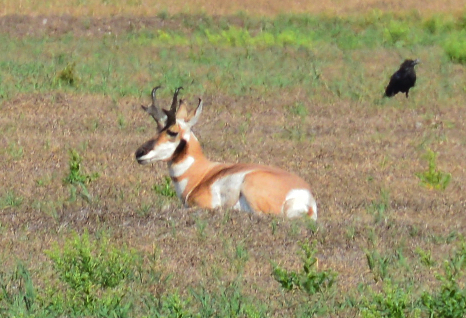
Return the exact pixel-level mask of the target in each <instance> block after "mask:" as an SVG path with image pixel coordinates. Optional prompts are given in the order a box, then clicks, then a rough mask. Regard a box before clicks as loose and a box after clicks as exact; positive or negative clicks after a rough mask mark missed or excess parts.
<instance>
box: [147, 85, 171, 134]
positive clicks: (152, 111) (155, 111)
mask: <svg viewBox="0 0 466 318" xmlns="http://www.w3.org/2000/svg"><path fill="white" fill-rule="evenodd" d="M161 87H162V86H157V87H154V89H152V93H151V96H152V105H150V106H149V107H146V106H144V105H141V107H142V109H144V110H145V111H146V112H147V113H148V114H149V115H151V116H152V118H154V120H155V122H156V123H157V126H158V127H159V129H160V128H163V126H164V124H165V121H166V120H167V115H166V114H165V113H164V112H163V111H162V110H161V109H160V108H159V106H158V102H157V99H156V96H155V94H156V93H157V90H158V89H159V88H161Z"/></svg>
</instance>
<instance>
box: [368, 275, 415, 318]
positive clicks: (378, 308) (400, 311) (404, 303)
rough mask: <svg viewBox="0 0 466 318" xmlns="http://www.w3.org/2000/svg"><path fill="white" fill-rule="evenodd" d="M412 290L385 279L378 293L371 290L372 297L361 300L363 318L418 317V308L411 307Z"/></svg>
mask: <svg viewBox="0 0 466 318" xmlns="http://www.w3.org/2000/svg"><path fill="white" fill-rule="evenodd" d="M411 298H412V292H411V291H406V290H404V289H403V288H401V286H398V285H397V284H394V283H392V282H391V281H387V282H385V283H384V285H383V291H382V292H380V293H374V292H372V298H370V299H367V298H365V299H364V300H363V301H362V310H361V312H362V317H364V318H379V317H380V318H382V317H393V318H405V317H420V309H419V308H413V301H412V299H411Z"/></svg>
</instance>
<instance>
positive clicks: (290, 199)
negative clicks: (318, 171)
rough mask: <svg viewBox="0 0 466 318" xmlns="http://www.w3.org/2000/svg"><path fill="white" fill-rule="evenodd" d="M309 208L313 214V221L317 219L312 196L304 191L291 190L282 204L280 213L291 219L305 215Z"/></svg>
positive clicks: (315, 205) (315, 206)
mask: <svg viewBox="0 0 466 318" xmlns="http://www.w3.org/2000/svg"><path fill="white" fill-rule="evenodd" d="M285 207H286V211H284V209H285ZM309 208H312V210H313V211H314V214H313V215H312V216H311V218H313V219H314V220H316V219H317V204H316V201H315V200H314V198H313V197H312V194H311V193H310V192H309V190H306V189H293V190H291V191H290V192H288V194H287V195H286V199H285V202H284V203H283V207H282V213H284V214H285V215H286V216H287V217H289V218H293V217H297V216H301V215H303V214H307V213H308V211H309Z"/></svg>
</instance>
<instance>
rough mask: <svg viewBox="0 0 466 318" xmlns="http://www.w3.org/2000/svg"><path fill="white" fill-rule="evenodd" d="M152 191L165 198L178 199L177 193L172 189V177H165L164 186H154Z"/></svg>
mask: <svg viewBox="0 0 466 318" xmlns="http://www.w3.org/2000/svg"><path fill="white" fill-rule="evenodd" d="M152 190H154V191H155V193H157V194H158V195H160V196H162V197H165V198H176V191H175V190H174V189H173V188H172V185H171V179H170V177H164V179H163V181H162V184H154V186H153V187H152Z"/></svg>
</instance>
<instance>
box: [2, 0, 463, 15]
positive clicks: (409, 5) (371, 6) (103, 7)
mask: <svg viewBox="0 0 466 318" xmlns="http://www.w3.org/2000/svg"><path fill="white" fill-rule="evenodd" d="M0 4H1V8H0V15H8V14H26V15H55V14H57V15H64V14H68V15H75V16H93V17H102V16H115V15H143V16H154V15H157V14H158V13H160V12H162V11H164V12H168V13H170V14H176V13H189V14H193V13H206V14H209V15H230V14H232V13H236V12H239V11H243V12H246V13H248V14H251V15H262V16H274V15H277V14H280V13H325V14H331V15H334V14H337V15H348V14H362V13H367V12H371V11H374V10H378V11H383V12H409V11H415V12H418V13H419V14H421V15H431V14H435V13H451V14H459V13H461V11H462V10H464V8H465V4H464V1H461V0H449V1H427V2H426V1H416V0H390V1H381V0H364V1H359V0H348V1H341V0H330V1H311V0H306V1H266V0H258V1H248V0H241V1H219V0H190V1H179V0H173V1H148V0H134V1H108V2H107V1H102V0H85V1H79V0H75V1H58V0H46V1H38V0H30V1H12V0H4V1H1V2H0Z"/></svg>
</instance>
